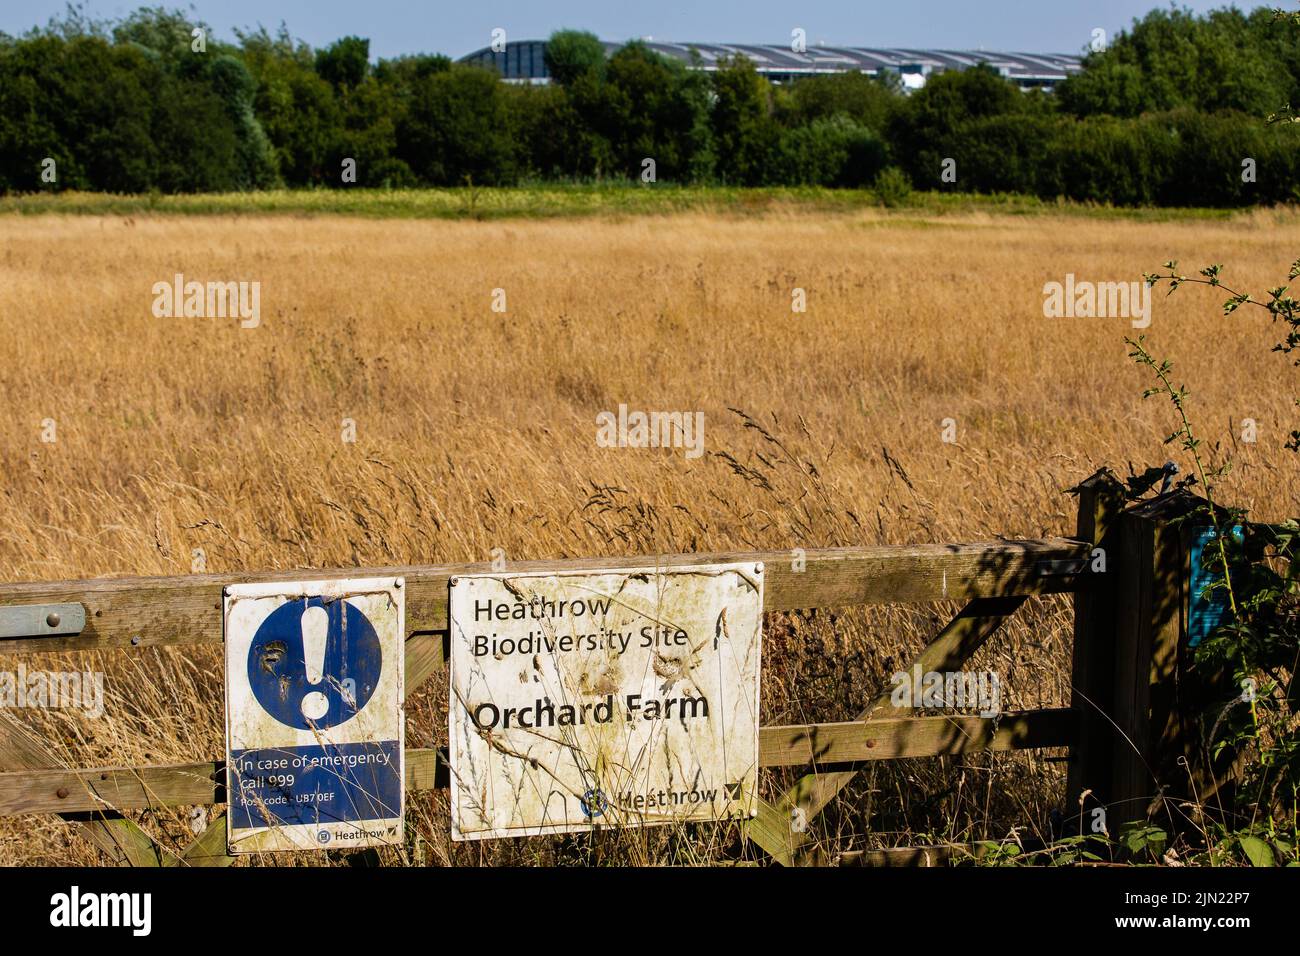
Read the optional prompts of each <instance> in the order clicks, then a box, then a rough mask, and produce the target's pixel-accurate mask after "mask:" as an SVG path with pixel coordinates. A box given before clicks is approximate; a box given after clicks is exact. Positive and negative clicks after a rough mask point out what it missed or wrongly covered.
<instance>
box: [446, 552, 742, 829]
mask: <svg viewBox="0 0 1300 956" xmlns="http://www.w3.org/2000/svg"><path fill="white" fill-rule="evenodd" d="M449 618H450V629H451V703H450V713H449V723H450V738H451V778H452V782H451V786H452V797H451V811H452V812H451V826H452V831H451V832H452V837H453V839H457V840H474V839H483V838H488V837H510V836H528V835H533V834H541V833H564V832H572V831H578V830H585V829H590V828H591V827H594V826H640V825H646V824H653V823H667V822H670V821H688V820H717V819H725V818H736V817H746V816H753V815H754V813H755V812H756V811H757V803H756V790H757V782H758V679H759V666H760V655H761V648H762V638H761V635H762V622H763V567H762V565H761V564H755V563H753V562H748V563H743V564H703V565H697V566H694V567H681V568H668V569H659V570H612V571H605V570H601V571H585V572H572V573H570V572H564V573H548V572H541V573H524V574H510V573H508V572H504V573H498V574H476V575H465V576H462V577H458V578H454V579H453V580H452V582H451V600H450V606H449Z"/></svg>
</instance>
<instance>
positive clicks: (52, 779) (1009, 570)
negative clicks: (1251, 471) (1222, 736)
mask: <svg viewBox="0 0 1300 956" xmlns="http://www.w3.org/2000/svg"><path fill="white" fill-rule="evenodd" d="M1075 491H1076V492H1077V494H1078V496H1079V514H1078V525H1077V530H1076V535H1075V537H1073V538H1047V539H1039V540H999V541H994V542H987V543H980V544H929V545H917V546H911V547H868V548H835V549H825V550H808V551H806V553H805V559H804V567H803V570H801V571H796V570H795V569H794V568H793V567H792V562H791V560H790V552H786V551H783V552H748V553H726V554H689V555H677V556H671V557H666V558H665V557H662V556H660V557H655V558H645V559H629V558H609V559H595V560H572V561H554V562H517V563H512V564H511V568H510V570H511V571H515V572H520V573H522V572H526V571H534V570H550V571H564V570H572V569H583V570H590V569H599V568H622V569H625V568H631V567H645V568H647V569H650V570H653V569H654V568H656V567H659V568H662V567H673V566H680V565H689V564H696V563H700V562H706V561H718V562H723V561H726V562H730V561H762V562H764V564H765V566H766V568H767V569H768V577H767V583H766V589H765V593H764V609H765V610H766V611H791V610H796V609H810V608H830V607H842V606H853V605H870V604H895V603H912V602H936V601H961V602H964V606H963V607H962V608H961V610H960V611H959V612H958V613H957V614H956V615H955V616H954V617H953V618H952V620H951V621H949V622H948V624H947V625H946V626H945V627H944V628H943V629H942V630H940V631H939V633H938V634H936V635H935V636H934V638H933V639H932V640H931V641H930V643H929V644H928V645H927V646H926V647H925V649H924V650H922V651H921V653H920V654H919V655H918V656H917V658H916V659H915V661H914V662H912V663H913V665H919V666H920V668H921V670H922V671H939V672H951V671H956V670H959V669H961V667H962V665H963V664H964V662H966V661H967V660H968V659H969V658H970V657H971V655H972V654H974V653H975V652H976V651H977V650H978V649H979V648H980V647H981V646H982V645H983V644H984V643H985V642H986V641H988V640H989V639H990V638H991V637H992V636H993V635H994V634H995V633H996V632H997V630H998V628H999V627H1001V626H1002V624H1003V623H1005V622H1006V621H1007V620H1008V619H1009V618H1010V617H1011V616H1012V615H1013V614H1015V613H1016V611H1017V610H1018V609H1019V608H1020V607H1021V606H1022V605H1023V604H1024V603H1025V602H1026V601H1027V600H1031V599H1033V598H1034V597H1035V596H1038V595H1045V594H1059V593H1070V594H1072V595H1073V600H1074V608H1075V625H1074V663H1073V677H1072V685H1073V693H1072V699H1071V702H1070V706H1069V707H1062V708H1055V709H1043V710H1031V711H1024V712H1020V713H1006V714H1003V715H1001V716H1000V717H999V718H984V717H977V716H951V715H945V716H910V717H900V716H898V715H897V714H898V711H897V709H896V708H894V707H892V706H891V705H890V702H889V695H888V694H883V695H881V696H880V697H879V698H877V699H876V700H874V701H873V702H872V703H871V704H870V705H869V706H868V707H867V708H866V709H865V710H864V711H863V712H862V713H861V714H860V715H859V716H858V718H857V719H856V720H854V721H849V722H835V723H814V724H799V725H790V726H771V727H763V728H761V730H760V735H759V749H760V763H761V765H762V766H763V767H789V768H802V769H803V770H804V771H806V772H805V773H804V774H803V775H802V776H801V777H800V778H799V779H798V781H797V783H795V784H794V785H793V786H791V787H789V788H788V789H786V790H785V791H784V792H782V793H780V794H779V795H777V796H776V797H775V798H774V799H772V800H770V801H760V810H759V814H758V816H757V817H756V818H754V819H753V820H750V821H748V822H747V823H746V824H745V831H746V837H747V838H748V839H749V840H750V841H751V842H752V843H753V844H756V845H757V846H758V847H761V848H762V850H764V851H765V852H766V853H767V854H768V855H770V857H771V858H772V859H773V860H775V861H777V862H780V863H783V864H794V863H809V862H814V863H815V862H826V861H828V860H830V859H834V858H835V857H834V854H833V853H828V850H827V848H826V847H823V846H820V845H819V844H818V843H817V841H815V840H814V839H813V836H812V834H813V832H814V831H815V827H814V826H813V825H812V823H813V821H814V819H815V818H816V817H817V815H818V814H819V813H820V812H821V811H822V810H823V809H824V808H825V807H826V806H827V804H829V803H830V802H831V801H832V800H833V799H834V798H835V796H836V794H838V793H839V792H840V791H841V790H842V789H843V788H844V787H845V786H846V785H847V784H848V783H849V782H850V781H851V780H852V779H853V777H854V775H855V773H856V772H857V771H858V770H859V769H860V768H861V767H862V766H863V765H865V764H866V763H868V762H870V761H876V760H889V759H894V758H899V757H922V756H935V755H951V754H963V753H971V752H975V751H1007V750H1023V749H1030V748H1045V747H1068V748H1069V750H1070V766H1069V781H1068V785H1067V794H1066V805H1067V806H1069V807H1074V806H1075V805H1076V802H1077V801H1078V799H1079V795H1080V794H1081V793H1083V791H1085V790H1088V791H1091V794H1090V796H1089V797H1088V801H1089V804H1090V805H1103V804H1104V805H1107V806H1108V807H1109V808H1110V814H1111V816H1110V819H1111V820H1112V821H1118V820H1120V819H1130V818H1133V819H1137V818H1142V817H1144V815H1145V813H1146V809H1147V807H1148V805H1149V803H1150V801H1151V799H1152V797H1153V796H1155V795H1157V794H1160V793H1163V794H1164V795H1165V797H1166V798H1172V797H1173V796H1174V795H1175V794H1176V793H1178V792H1181V791H1182V790H1184V789H1185V788H1186V786H1187V783H1188V777H1189V772H1188V769H1187V768H1186V767H1185V766H1183V765H1181V764H1180V763H1179V759H1180V758H1183V760H1184V761H1185V760H1186V759H1187V758H1188V757H1191V758H1193V759H1192V766H1193V767H1196V766H1197V765H1198V761H1197V758H1198V757H1199V756H1200V752H1201V749H1202V748H1201V747H1200V745H1199V743H1198V741H1197V740H1196V739H1195V728H1194V727H1193V726H1192V724H1193V721H1192V718H1191V716H1190V715H1191V714H1192V712H1193V708H1192V703H1193V701H1192V700H1191V699H1190V697H1189V696H1188V695H1187V694H1186V693H1181V692H1180V689H1182V688H1183V687H1184V685H1185V683H1186V664H1187V660H1186V647H1185V645H1186V641H1185V639H1184V636H1185V620H1186V607H1187V597H1188V595H1187V580H1188V575H1187V566H1188V565H1187V561H1188V559H1187V554H1188V539H1187V531H1186V530H1185V529H1183V526H1182V525H1181V524H1180V522H1179V519H1180V518H1181V517H1182V516H1184V515H1186V514H1188V513H1189V512H1190V511H1191V510H1192V509H1193V508H1194V507H1195V505H1196V504H1197V499H1195V498H1193V497H1192V496H1191V495H1189V494H1187V493H1185V492H1176V493H1174V494H1171V495H1166V496H1162V497H1160V498H1157V499H1152V500H1149V501H1147V502H1145V503H1142V504H1140V505H1138V506H1135V507H1130V508H1125V500H1124V495H1123V492H1122V488H1121V486H1120V485H1119V483H1118V482H1117V481H1116V480H1115V479H1114V477H1113V476H1112V475H1111V474H1110V473H1109V472H1107V471H1105V470H1103V471H1100V472H1098V473H1097V474H1095V475H1093V476H1092V477H1091V478H1089V479H1087V480H1086V481H1084V482H1083V483H1082V484H1081V485H1080V486H1079V487H1078V488H1077V489H1075ZM1098 549H1100V551H1099V550H1098ZM1099 555H1100V556H1101V557H1102V559H1103V561H1104V571H1102V570H1099V569H1097V566H1098V563H1099V562H1098V560H1097V558H1098V556H1099ZM487 570H489V569H488V568H487V566H485V565H482V564H460V565H442V566H415V567H390V568H375V569H362V570H358V569H347V570H346V571H303V570H295V571H289V572H283V573H273V574H257V575H192V576H186V577H164V578H120V579H104V580H92V581H78V582H62V583H35V584H7V585H3V584H0V608H4V607H7V606H32V605H48V604H55V603H71V604H80V605H82V606H83V607H84V611H85V623H84V626H83V627H82V628H81V630H80V632H79V633H75V634H57V633H56V634H51V635H49V636H37V637H15V638H10V639H5V640H0V654H41V653H48V652H55V651H77V650H107V649H119V650H120V651H122V652H123V653H131V652H133V651H138V650H139V649H141V648H148V647H159V646H170V645H202V644H212V645H215V644H220V643H221V640H222V611H221V608H222V589H223V588H224V587H226V586H227V585H231V584H235V583H240V582H249V581H277V580H313V579H317V578H321V579H324V578H337V577H343V576H346V577H370V576H388V577H395V576H401V577H404V578H405V580H406V587H407V598H406V602H407V603H406V622H407V630H408V638H407V641H406V690H407V694H408V695H410V694H411V693H413V692H414V691H415V690H416V689H418V688H419V687H420V685H421V684H423V683H424V682H425V681H426V680H428V679H429V678H431V677H432V676H434V674H435V673H437V672H438V671H440V670H441V669H442V668H443V667H444V664H445V654H446V643H445V642H446V633H447V600H448V579H449V578H451V577H452V576H454V575H458V574H468V573H476V572H484V571H487ZM909 667H910V665H909ZM886 713H887V714H889V716H883V715H884V714H886ZM406 785H407V788H408V789H409V790H428V789H432V788H437V787H445V786H447V785H448V773H447V767H446V754H445V751H443V750H439V749H420V748H413V749H408V750H407V753H406ZM1205 786H1206V785H1205V784H1204V781H1201V782H1200V789H1198V790H1197V792H1198V793H1200V794H1201V795H1202V796H1204V794H1205V792H1206V790H1205ZM1209 786H1211V787H1212V786H1213V783H1212V782H1211V784H1210V785H1209ZM1189 792H1190V791H1189ZM225 802H226V774H225V767H224V763H223V761H221V760H211V759H210V760H205V761H200V762H196V763H190V764H180V765H168V766H147V767H97V768H90V769H76V768H69V767H67V766H64V765H63V763H62V761H60V760H59V759H58V758H57V757H56V756H55V755H54V754H53V753H52V752H51V750H50V749H49V747H48V745H47V744H46V743H45V742H44V741H43V740H41V739H39V738H38V737H36V736H35V735H33V734H32V733H31V732H30V731H28V730H27V729H26V728H25V727H24V726H23V725H22V724H20V723H19V722H17V721H16V720H14V719H13V718H12V717H11V716H9V715H8V714H7V713H5V712H4V711H3V710H0V816H6V815H15V814H58V815H60V816H61V817H63V818H64V819H65V820H67V821H69V823H70V825H73V826H76V827H79V828H80V830H81V832H82V834H83V835H84V836H85V837H86V838H88V839H90V840H91V841H92V842H93V843H94V844H95V845H96V846H98V847H99V848H100V849H101V850H103V851H104V853H105V854H106V856H107V858H108V859H109V860H110V861H111V862H113V863H115V864H120V865H137V866H140V865H145V866H172V865H182V866H185V865H191V866H192V865H225V864H228V863H230V862H232V858H231V857H230V856H228V855H227V854H226V848H225V839H226V828H225V824H224V819H222V818H221V817H220V816H218V817H216V819H214V820H213V821H212V823H211V825H209V826H208V828H207V829H206V830H205V831H204V832H203V833H202V834H200V835H199V836H198V837H197V839H195V840H194V842H193V843H192V844H191V845H190V846H189V847H188V848H186V849H185V850H184V851H183V852H179V853H178V852H176V851H173V850H171V849H168V848H165V847H162V846H160V845H159V844H157V843H156V842H155V841H154V840H153V839H152V838H151V837H150V836H149V835H148V834H146V833H145V832H144V830H142V829H141V828H140V827H138V826H137V825H136V824H135V823H134V822H132V821H131V820H129V819H127V818H125V817H124V816H123V815H122V813H123V811H130V810H138V809H141V808H148V807H162V806H185V805H196V804H223V803H225ZM1112 825H1113V824H1112ZM908 852H910V853H911V855H910V856H908V857H907V858H908V859H909V860H912V861H914V862H925V861H928V860H931V856H930V855H929V854H927V853H926V852H924V851H923V850H918V851H914V852H913V851H906V852H905V855H906V853H908ZM868 856H869V855H868ZM862 858H863V855H862V854H857V855H856V856H855V857H854V859H856V860H857V861H858V862H861V861H862ZM900 859H901V857H900Z"/></svg>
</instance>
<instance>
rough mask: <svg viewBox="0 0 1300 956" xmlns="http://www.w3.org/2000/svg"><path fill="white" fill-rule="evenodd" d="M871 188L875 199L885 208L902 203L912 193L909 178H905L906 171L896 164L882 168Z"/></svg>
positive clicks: (891, 207) (894, 206)
mask: <svg viewBox="0 0 1300 956" xmlns="http://www.w3.org/2000/svg"><path fill="white" fill-rule="evenodd" d="M871 188H872V191H873V192H875V194H876V199H877V200H878V201H879V202H880V204H881V205H883V206H885V207H886V208H887V209H894V208H896V207H898V206H901V205H903V204H904V203H906V202H907V200H908V198H909V197H910V196H911V195H912V183H911V180H909V179H908V178H907V173H905V172H903V171H902V170H901V169H899V168H898V167H897V166H887V167H885V168H884V169H882V170H881V171H880V175H879V176H877V177H876V181H875V184H874V185H873V186H872V187H871Z"/></svg>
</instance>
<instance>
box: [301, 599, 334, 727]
mask: <svg viewBox="0 0 1300 956" xmlns="http://www.w3.org/2000/svg"><path fill="white" fill-rule="evenodd" d="M329 630H330V616H329V614H328V613H326V611H325V609H324V608H323V607H320V606H319V605H317V606H315V607H309V608H307V610H305V611H303V614H302V659H303V664H304V665H305V666H306V670H307V683H308V684H319V683H320V682H321V680H322V679H323V678H324V677H325V642H326V638H328V637H329ZM329 709H330V701H329V698H328V697H326V696H325V695H324V694H322V693H321V692H320V691H318V690H314V691H312V692H311V693H309V694H305V695H303V698H302V715H303V716H304V717H306V718H307V719H308V720H320V719H321V718H322V717H324V716H325V712H326V711H327V710H329Z"/></svg>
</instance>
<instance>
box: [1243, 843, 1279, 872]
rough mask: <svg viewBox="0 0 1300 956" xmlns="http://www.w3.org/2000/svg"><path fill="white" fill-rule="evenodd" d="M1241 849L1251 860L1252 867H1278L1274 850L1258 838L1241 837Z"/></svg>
mask: <svg viewBox="0 0 1300 956" xmlns="http://www.w3.org/2000/svg"><path fill="white" fill-rule="evenodd" d="M1241 848H1242V850H1244V851H1245V853H1246V856H1248V857H1249V858H1250V863H1251V865H1252V866H1277V860H1276V859H1274V857H1273V848H1272V847H1270V846H1269V845H1268V844H1267V843H1265V842H1264V841H1263V840H1261V839H1260V838H1259V837H1256V836H1244V837H1241Z"/></svg>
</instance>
